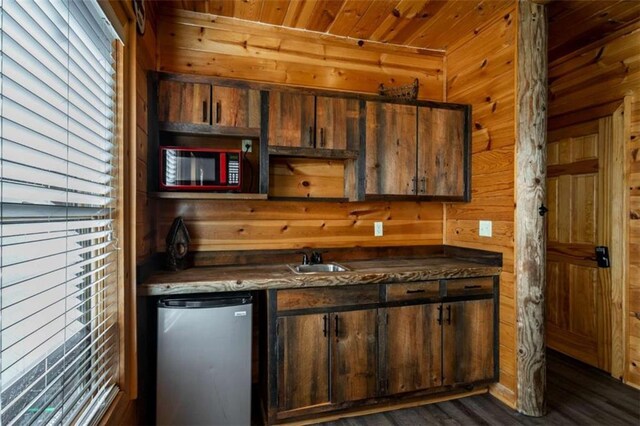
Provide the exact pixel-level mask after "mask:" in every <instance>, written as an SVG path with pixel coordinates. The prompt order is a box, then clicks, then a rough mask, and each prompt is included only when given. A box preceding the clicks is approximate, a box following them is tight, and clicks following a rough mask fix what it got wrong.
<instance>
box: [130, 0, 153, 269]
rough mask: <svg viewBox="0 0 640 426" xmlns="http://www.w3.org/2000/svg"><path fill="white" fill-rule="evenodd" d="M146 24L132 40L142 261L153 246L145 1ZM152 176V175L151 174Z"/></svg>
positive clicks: (148, 33) (150, 63)
mask: <svg viewBox="0 0 640 426" xmlns="http://www.w3.org/2000/svg"><path fill="white" fill-rule="evenodd" d="M146 3H147V4H146V9H147V12H148V21H147V22H148V24H147V26H146V31H145V33H144V36H140V35H138V38H137V40H136V218H135V220H136V259H137V263H138V264H139V263H141V262H143V261H144V260H145V259H147V258H148V257H149V256H151V254H152V253H154V252H155V251H156V248H155V242H156V239H155V236H156V235H155V223H154V221H153V220H152V214H153V210H154V200H153V199H150V198H149V197H148V194H147V180H148V179H149V178H150V177H149V176H147V148H148V146H149V143H148V128H147V121H148V117H147V111H148V103H149V100H148V99H147V71H149V70H155V69H156V26H155V10H156V8H155V6H154V5H153V4H152V3H151V2H149V1H147V2H146ZM151 178H153V177H151Z"/></svg>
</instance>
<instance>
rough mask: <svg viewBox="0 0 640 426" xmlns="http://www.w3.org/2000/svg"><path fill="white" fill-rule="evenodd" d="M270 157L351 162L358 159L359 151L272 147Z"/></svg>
mask: <svg viewBox="0 0 640 426" xmlns="http://www.w3.org/2000/svg"><path fill="white" fill-rule="evenodd" d="M269 155H273V156H282V157H303V158H323V159H332V158H334V159H338V160H350V159H355V158H358V151H353V150H349V149H323V148H300V147H288V146H270V147H269Z"/></svg>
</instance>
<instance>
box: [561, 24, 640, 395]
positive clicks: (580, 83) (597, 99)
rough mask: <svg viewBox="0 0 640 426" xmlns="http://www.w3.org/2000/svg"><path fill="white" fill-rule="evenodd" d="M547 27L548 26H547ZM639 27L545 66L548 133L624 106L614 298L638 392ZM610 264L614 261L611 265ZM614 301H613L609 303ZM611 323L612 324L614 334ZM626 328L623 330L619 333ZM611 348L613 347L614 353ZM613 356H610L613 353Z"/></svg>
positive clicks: (628, 376) (628, 373)
mask: <svg viewBox="0 0 640 426" xmlns="http://www.w3.org/2000/svg"><path fill="white" fill-rule="evenodd" d="M551 25H553V23H552V24H551ZM638 46H640V25H638V24H635V25H632V26H629V27H627V28H625V29H623V30H621V31H618V32H617V33H614V34H612V35H609V36H608V37H606V38H605V39H603V40H601V41H598V42H596V43H593V44H591V45H589V46H579V47H578V49H577V50H576V51H575V52H573V53H571V54H568V55H565V56H564V57H561V58H558V59H556V60H554V61H553V62H552V63H550V64H549V94H550V95H549V104H550V105H549V129H550V130H551V129H553V128H558V127H563V126H565V125H567V124H571V123H576V122H579V121H587V120H589V119H594V118H597V117H602V116H606V115H611V114H612V113H613V111H614V110H615V109H616V108H618V107H619V106H620V105H622V104H623V102H624V98H625V96H628V97H629V98H628V99H627V103H626V104H625V111H624V114H625V122H626V126H627V129H625V132H624V135H625V136H624V137H625V143H626V157H627V188H628V189H627V191H626V197H627V199H626V200H625V201H626V204H627V205H628V206H629V211H628V212H626V213H625V216H627V217H628V222H629V224H628V230H629V232H628V235H629V245H628V247H627V249H628V259H629V260H628V263H627V264H626V271H627V274H626V275H627V280H628V284H629V286H628V287H629V291H628V293H627V294H621V295H619V296H616V295H615V294H614V299H616V298H618V299H619V302H618V303H626V305H627V308H628V315H627V318H624V319H623V321H622V323H620V327H621V328H622V332H624V334H625V335H626V340H627V346H626V348H621V350H624V351H625V352H626V360H625V365H624V367H623V371H620V372H616V371H613V372H612V373H613V374H614V375H616V376H617V375H623V376H624V380H625V381H626V382H628V383H629V384H633V385H635V386H638V387H640V48H639V47H638ZM614 261H615V260H614ZM615 302H616V301H615V300H614V303H615ZM615 327H616V324H615V323H614V329H615ZM625 329H626V331H625ZM615 348H616V344H615V343H614V349H615ZM614 357H615V353H614Z"/></svg>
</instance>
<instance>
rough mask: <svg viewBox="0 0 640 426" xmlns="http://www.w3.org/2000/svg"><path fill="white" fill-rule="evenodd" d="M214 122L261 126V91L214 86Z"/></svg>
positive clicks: (232, 125)
mask: <svg viewBox="0 0 640 426" xmlns="http://www.w3.org/2000/svg"><path fill="white" fill-rule="evenodd" d="M213 106H214V107H213V112H212V114H213V116H212V123H213V124H215V125H218V126H227V127H246V128H251V129H258V128H260V91H258V90H253V89H241V88H237V87H224V86H213Z"/></svg>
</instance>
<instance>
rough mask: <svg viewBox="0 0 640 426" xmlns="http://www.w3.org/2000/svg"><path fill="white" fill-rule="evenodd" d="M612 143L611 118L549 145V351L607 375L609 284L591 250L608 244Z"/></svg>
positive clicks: (564, 133) (560, 135)
mask: <svg viewBox="0 0 640 426" xmlns="http://www.w3.org/2000/svg"><path fill="white" fill-rule="evenodd" d="M611 142H612V140H611V120H610V119H602V120H596V121H592V122H589V123H585V124H581V125H577V126H572V127H570V128H565V129H560V130H556V131H553V132H550V133H549V142H548V144H547V206H548V208H549V213H548V216H547V294H546V300H547V302H546V330H547V336H546V337H547V345H548V346H549V347H551V348H553V349H555V350H558V351H560V352H563V353H565V354H567V355H569V356H571V357H574V358H576V359H579V360H581V361H583V362H586V363H588V364H591V365H593V366H596V367H598V368H601V369H603V370H606V371H610V345H611V341H610V332H611V317H610V315H611V313H610V301H611V279H610V275H609V274H610V269H608V268H606V269H605V268H601V269H599V268H598V267H597V264H596V261H595V247H596V246H597V245H605V246H606V245H608V244H607V235H608V227H609V225H608V223H607V220H608V219H607V214H606V209H607V207H606V205H607V198H608V197H606V195H607V185H608V183H607V180H606V177H605V176H606V173H605V169H606V167H605V166H606V161H605V159H606V157H607V154H606V150H607V149H609V148H608V145H610V144H611ZM612 260H613V261H615V259H612Z"/></svg>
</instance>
